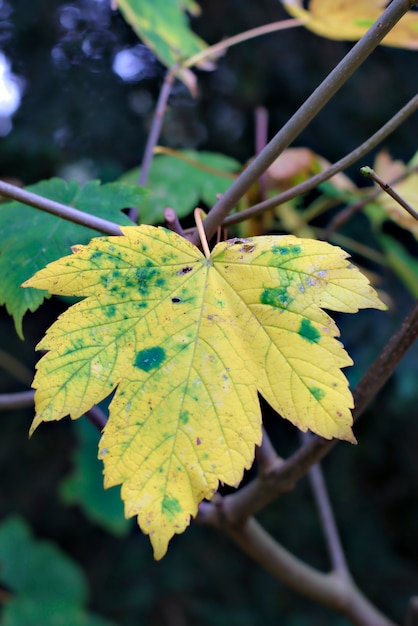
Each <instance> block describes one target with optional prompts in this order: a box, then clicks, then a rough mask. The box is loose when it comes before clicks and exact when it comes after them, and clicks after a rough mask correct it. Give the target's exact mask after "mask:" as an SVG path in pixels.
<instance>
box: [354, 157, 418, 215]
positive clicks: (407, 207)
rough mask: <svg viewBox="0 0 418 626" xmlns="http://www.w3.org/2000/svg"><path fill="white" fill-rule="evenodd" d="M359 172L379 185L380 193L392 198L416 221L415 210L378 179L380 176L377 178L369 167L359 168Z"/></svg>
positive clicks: (387, 184)
mask: <svg viewBox="0 0 418 626" xmlns="http://www.w3.org/2000/svg"><path fill="white" fill-rule="evenodd" d="M360 172H361V173H362V174H363V176H366V177H367V178H371V179H372V180H373V181H374V182H375V183H376V184H377V185H379V187H380V188H381V189H382V191H384V192H385V193H387V194H388V196H390V197H391V198H393V199H394V200H395V201H396V202H397V203H398V204H399V205H400V206H401V207H402V208H403V209H405V211H407V212H408V213H409V215H411V216H412V217H413V218H414V219H416V220H418V213H417V212H416V211H415V209H414V208H413V207H412V206H411V205H410V204H408V202H406V200H404V198H402V196H400V195H399V194H398V193H397V192H396V191H395V190H394V189H392V187H391V186H390V185H389V183H386V182H385V181H384V180H382V178H380V176H378V175H377V174H376V172H375V171H374V170H373V169H372V168H371V167H368V166H366V167H361V168H360Z"/></svg>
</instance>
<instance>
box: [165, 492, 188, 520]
mask: <svg viewBox="0 0 418 626" xmlns="http://www.w3.org/2000/svg"><path fill="white" fill-rule="evenodd" d="M162 510H163V513H164V514H165V515H166V516H167V517H168V519H169V520H172V519H173V518H174V517H175V515H176V513H181V512H182V511H183V509H182V508H181V506H180V503H179V501H178V500H177V498H170V496H164V499H163V503H162Z"/></svg>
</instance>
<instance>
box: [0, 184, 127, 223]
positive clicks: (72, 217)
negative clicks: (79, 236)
mask: <svg viewBox="0 0 418 626" xmlns="http://www.w3.org/2000/svg"><path fill="white" fill-rule="evenodd" d="M0 194H1V195H3V196H5V197H6V198H12V200H17V201H18V202H22V203H23V204H28V205H29V206H33V207H34V208H35V209H39V210H40V211H45V212H46V213H51V214H52V215H55V216H56V217H61V218H62V219H63V220H67V221H69V222H73V223H74V224H80V225H81V226H86V227H87V228H93V229H94V230H98V231H100V232H101V233H106V234H107V235H122V231H121V230H120V228H119V226H118V225H117V224H115V223H114V222H110V221H109V220H104V219H102V218H101V217H96V216H95V215H90V213H84V211H79V210H78V209H74V208H73V207H71V206H67V205H65V204H61V203H60V202H55V201H54V200H49V199H48V198H44V197H43V196H38V195H37V194H36V193H33V192H31V191H26V190H25V189H21V188H20V187H16V186H15V185H10V183H6V182H4V181H3V180H0ZM0 211H1V206H0Z"/></svg>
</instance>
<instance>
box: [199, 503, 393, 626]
mask: <svg viewBox="0 0 418 626" xmlns="http://www.w3.org/2000/svg"><path fill="white" fill-rule="evenodd" d="M209 507H210V505H209V504H208V503H203V505H201V507H200V509H199V521H200V523H203V524H206V525H210V526H214V527H215V528H218V529H220V530H223V531H224V532H225V533H226V534H227V535H228V536H229V537H230V538H231V539H232V540H233V541H234V542H235V543H236V544H237V545H238V546H239V547H240V548H241V550H242V551H243V552H244V553H245V554H247V555H248V556H250V557H251V558H252V559H253V560H254V561H256V562H257V563H258V564H259V565H260V566H261V567H263V568H264V569H265V570H267V571H268V572H270V574H272V575H273V576H274V577H275V578H276V579H278V580H280V581H281V582H282V583H283V584H285V585H287V586H288V587H290V588H291V589H293V590H295V591H297V592H298V593H300V594H302V595H304V596H305V597H308V598H311V599H312V600H315V601H316V602H319V603H321V604H323V605H324V606H327V607H328V608H330V609H333V610H335V611H337V612H339V613H342V614H343V615H345V616H346V617H348V619H350V620H351V621H352V623H353V624H356V625H357V626H395V625H394V623H393V622H392V621H390V620H389V619H388V618H387V617H385V616H384V615H382V613H380V611H378V610H377V609H376V608H375V607H374V606H373V605H372V604H371V603H370V602H369V601H368V600H367V599H366V598H365V597H364V596H363V594H362V593H361V591H359V590H358V589H357V587H356V586H355V584H354V582H353V581H352V580H351V578H350V577H349V576H345V577H342V576H341V575H339V574H338V573H336V572H333V573H331V574H324V573H322V572H320V571H318V570H316V569H315V568H313V567H311V566H309V565H307V564H306V563H304V562H303V561H302V560H300V559H298V558H296V557H295V556H294V555H293V554H291V553H290V552H288V551H287V550H286V549H285V548H284V547H283V546H281V545H280V544H279V543H278V542H277V541H275V540H274V539H273V538H272V537H271V536H270V535H269V534H268V533H267V532H266V531H265V530H264V529H263V528H262V527H261V526H260V524H258V522H257V521H256V520H255V519H253V518H250V519H248V520H247V521H246V522H245V523H244V524H243V525H242V526H234V525H232V524H228V523H225V520H224V517H223V516H222V513H221V514H216V513H215V514H214V510H215V507H212V509H210V508H209ZM218 508H219V507H218Z"/></svg>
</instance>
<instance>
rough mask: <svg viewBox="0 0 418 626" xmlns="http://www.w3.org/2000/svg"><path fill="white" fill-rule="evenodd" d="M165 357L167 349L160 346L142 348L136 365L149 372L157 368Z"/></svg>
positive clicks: (136, 359) (137, 356) (136, 358)
mask: <svg viewBox="0 0 418 626" xmlns="http://www.w3.org/2000/svg"><path fill="white" fill-rule="evenodd" d="M165 358H166V354H165V350H164V348H160V346H155V347H154V348H148V349H146V350H141V351H140V352H138V353H137V355H136V357H135V367H137V368H138V369H140V370H144V372H149V371H150V370H153V369H157V367H159V366H160V365H161V363H163V361H164V360H165Z"/></svg>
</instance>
